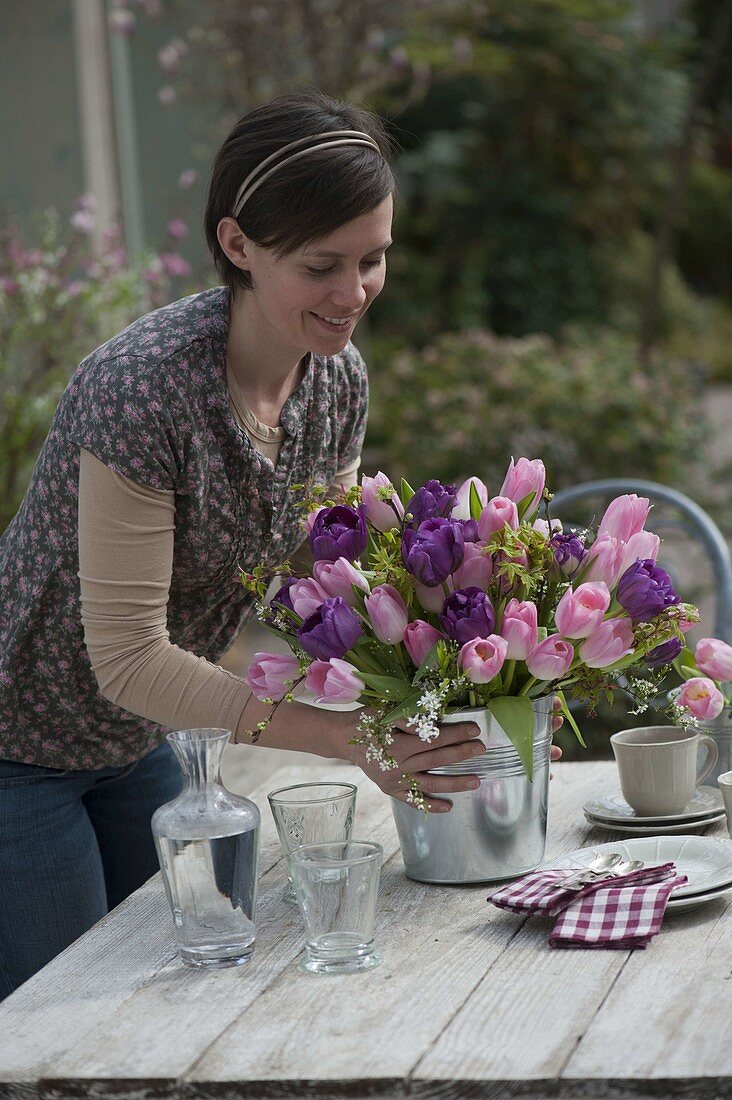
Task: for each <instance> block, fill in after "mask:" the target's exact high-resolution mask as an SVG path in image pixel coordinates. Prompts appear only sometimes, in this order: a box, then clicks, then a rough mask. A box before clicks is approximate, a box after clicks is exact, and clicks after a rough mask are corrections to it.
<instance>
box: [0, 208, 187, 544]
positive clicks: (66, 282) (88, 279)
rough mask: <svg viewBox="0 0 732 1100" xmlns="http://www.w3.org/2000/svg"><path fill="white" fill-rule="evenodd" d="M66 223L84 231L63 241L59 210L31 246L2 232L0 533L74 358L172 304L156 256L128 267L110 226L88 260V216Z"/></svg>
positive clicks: (47, 216) (84, 212)
mask: <svg viewBox="0 0 732 1100" xmlns="http://www.w3.org/2000/svg"><path fill="white" fill-rule="evenodd" d="M84 201H85V200H81V202H82V204H83V202H84ZM74 217H77V218H79V219H81V222H82V224H85V225H86V227H85V228H84V229H77V230H76V232H73V233H71V234H69V232H68V231H67V230H66V228H65V226H63V225H62V222H61V218H60V215H59V214H58V212H57V211H55V210H46V211H45V212H44V213H43V214H42V215H41V217H40V218H39V221H38V240H37V243H38V247H34V248H30V249H28V248H26V247H25V246H24V244H23V243H22V242H21V240H20V238H19V237H18V235H17V233H16V232H15V230H14V229H13V228H12V227H11V226H5V227H4V229H2V230H1V231H0V232H1V234H2V235H1V236H0V487H1V489H2V492H1V493H0V531H2V530H3V529H4V528H5V527H6V526H7V524H8V523H9V522H10V520H11V519H12V517H13V515H14V514H15V512H16V511H17V508H18V505H19V504H20V501H21V499H22V497H23V494H24V492H25V489H26V485H27V483H28V480H29V478H30V475H31V472H32V470H33V466H34V465H35V461H36V458H37V457H38V452H39V451H40V448H41V446H42V444H43V440H44V439H45V437H46V433H47V432H48V428H49V425H50V422H51V419H52V417H53V413H54V410H55V408H56V405H57V403H58V400H59V398H60V396H61V394H62V392H63V390H64V388H65V386H66V383H67V382H68V380H69V378H70V377H71V374H72V373H73V371H74V370H75V368H76V366H77V365H78V363H79V362H80V360H81V359H83V358H84V357H85V356H86V355H88V354H89V353H90V352H91V351H92V350H93V349H94V348H95V347H97V346H98V345H99V344H101V343H103V342H104V341H105V340H107V339H109V338H110V337H111V336H113V335H114V334H115V332H117V331H118V330H119V329H121V328H123V327H124V326H125V325H126V324H129V322H130V321H131V320H133V319H134V318H135V317H137V316H139V315H140V314H141V313H144V312H146V310H147V309H150V308H152V307H153V306H154V305H155V304H162V303H163V302H164V301H167V300H169V298H170V292H171V282H170V279H169V278H168V276H167V274H166V272H165V269H164V266H163V264H162V262H161V260H160V258H159V257H156V256H153V255H151V256H149V257H147V259H146V261H145V262H144V263H143V264H141V265H139V266H137V267H134V268H133V267H130V266H128V264H127V262H126V258H125V254H124V251H123V250H122V249H121V248H120V246H119V241H118V231H117V230H115V229H114V228H110V229H109V230H108V231H107V234H106V240H105V245H104V247H103V248H102V250H101V251H100V252H98V253H94V251H93V250H92V247H91V242H90V238H89V236H88V233H89V231H90V226H91V220H92V217H91V212H90V210H89V209H85V208H84V206H83V205H82V206H81V207H80V209H79V211H78V213H77V215H75V216H74ZM85 217H86V218H88V219H89V220H88V221H87V222H86V223H85V222H84V218H85ZM168 255H171V254H168Z"/></svg>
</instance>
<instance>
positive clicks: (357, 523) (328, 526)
mask: <svg viewBox="0 0 732 1100" xmlns="http://www.w3.org/2000/svg"><path fill="white" fill-rule="evenodd" d="M366 539H367V534H366V510H365V508H364V506H363V504H361V505H359V507H358V508H351V506H350V505H349V504H336V506H335V507H334V508H323V509H322V510H321V511H320V512H318V514H317V516H316V517H315V521H314V523H313V526H312V530H311V531H310V547H311V549H312V552H313V558H314V559H315V561H338V558H347V559H348V561H355V560H356V559H357V558H358V557H359V556H360V555H361V554H362V553H363V552H364V550H365V549H366Z"/></svg>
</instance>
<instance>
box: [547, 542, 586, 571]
mask: <svg viewBox="0 0 732 1100" xmlns="http://www.w3.org/2000/svg"><path fill="white" fill-rule="evenodd" d="M549 545H550V546H551V548H552V550H553V551H554V561H555V562H556V563H557V565H558V566H559V569H560V570H561V572H562V574H563V575H564V576H565V577H573V576H574V575H575V573H576V572H577V570H578V569H579V568H580V566H581V565H582V563H583V562H584V560H585V558H586V557H587V550H586V549H585V544H584V542H583V541H582V539H581V538H580V537H579V535H577V534H575V533H574V532H573V531H571V532H569V534H566V535H553V536H552V537H551V538H550V539H549Z"/></svg>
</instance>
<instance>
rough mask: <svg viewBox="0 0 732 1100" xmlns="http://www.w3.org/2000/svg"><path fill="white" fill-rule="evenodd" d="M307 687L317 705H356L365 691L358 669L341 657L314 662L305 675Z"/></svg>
mask: <svg viewBox="0 0 732 1100" xmlns="http://www.w3.org/2000/svg"><path fill="white" fill-rule="evenodd" d="M305 687H306V688H307V689H308V691H312V693H313V695H314V696H315V702H316V703H355V702H356V701H357V700H358V699H359V697H360V695H361V693H362V692H363V690H364V687H365V685H364V682H363V680H361V679H360V678H359V675H358V669H357V668H355V667H354V665H352V664H351V663H350V662H349V661H344V660H342V659H341V658H340V657H331V658H330V660H329V661H313V663H312V664H311V665H310V667H309V668H308V670H307V672H306V673H305Z"/></svg>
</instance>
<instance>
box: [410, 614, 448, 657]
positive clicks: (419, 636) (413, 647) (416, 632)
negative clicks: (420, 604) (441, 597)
mask: <svg viewBox="0 0 732 1100" xmlns="http://www.w3.org/2000/svg"><path fill="white" fill-rule="evenodd" d="M443 636H444V635H442V634H440V632H439V630H435V628H434V626H430V624H429V623H426V622H425V621H424V619H414V620H413V621H412V622H411V623H407V626H406V629H405V631H404V637H403V638H402V641H403V642H404V645H405V646H406V647H407V653H408V654H409V656H410V657H411V658H412V660H413V662H414V664H415V665H416V666H417V668H419V666H420V665H421V664H422V661H423V660H424V659H425V657H426V656H427V654H428V653H429V651H430V650H431V649H432V646H433V645H435V643H436V642H439V640H440V638H442V637H443Z"/></svg>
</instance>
